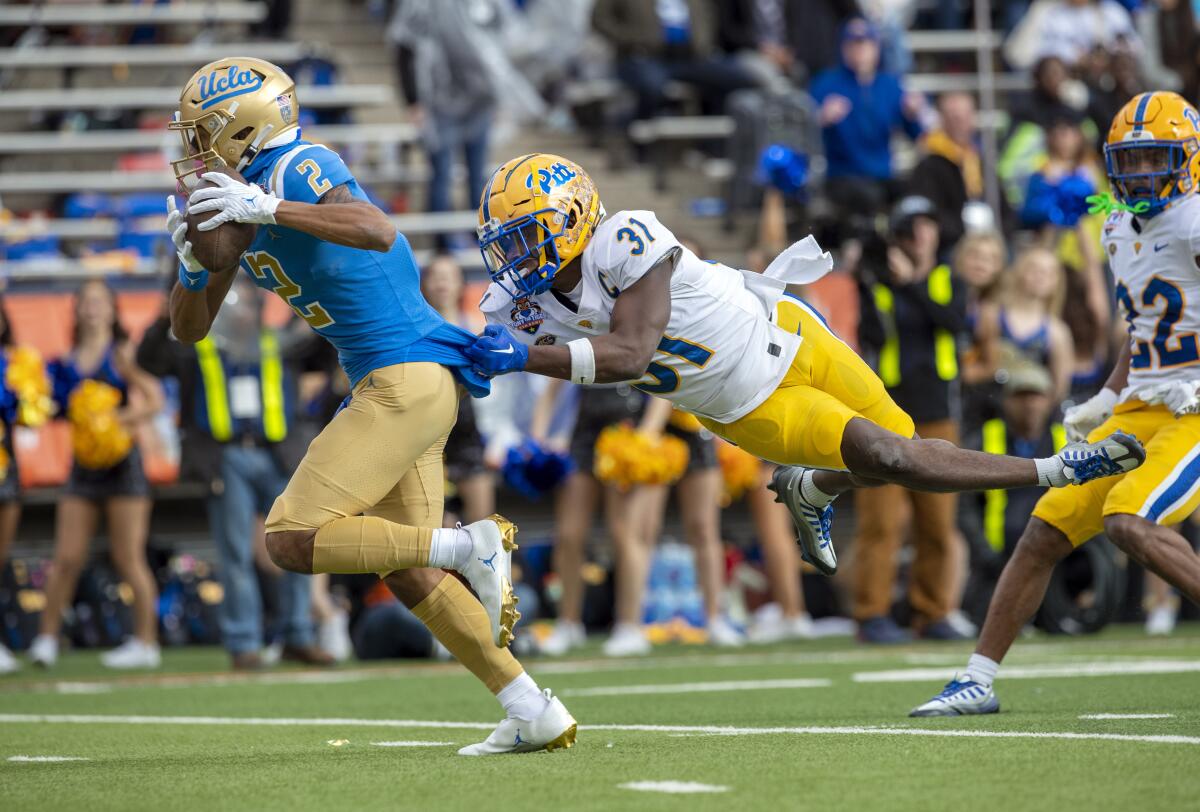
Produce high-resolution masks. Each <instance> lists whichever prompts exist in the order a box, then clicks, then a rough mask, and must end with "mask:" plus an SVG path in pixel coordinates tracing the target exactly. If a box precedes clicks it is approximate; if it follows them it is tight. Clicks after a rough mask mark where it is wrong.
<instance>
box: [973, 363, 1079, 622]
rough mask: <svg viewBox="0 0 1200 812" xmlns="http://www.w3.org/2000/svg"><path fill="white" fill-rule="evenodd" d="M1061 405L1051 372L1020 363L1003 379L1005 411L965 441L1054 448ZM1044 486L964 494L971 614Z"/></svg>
mask: <svg viewBox="0 0 1200 812" xmlns="http://www.w3.org/2000/svg"><path fill="white" fill-rule="evenodd" d="M1057 406H1058V403H1057V401H1056V400H1055V398H1054V382H1053V380H1052V379H1051V377H1050V373H1049V372H1047V371H1046V370H1045V369H1044V368H1043V367H1039V366H1037V365H1034V364H1029V363H1023V364H1018V365H1017V366H1014V367H1013V368H1012V369H1011V370H1009V376H1008V379H1007V380H1006V381H1005V383H1004V394H1003V406H1002V411H1001V413H1000V414H999V415H997V416H996V417H993V418H990V419H989V420H988V421H987V422H985V423H984V424H983V425H982V426H981V427H980V428H979V429H978V430H976V431H974V432H971V433H970V434H968V435H967V436H966V438H965V441H964V443H963V447H964V448H974V449H979V450H981V451H987V452H989V453H992V454H1009V455H1011V456H1014V457H1026V458H1029V459H1033V458H1036V457H1040V456H1043V455H1047V454H1054V453H1055V452H1056V451H1057V450H1058V449H1059V448H1061V447H1062V445H1063V444H1064V442H1065V436H1064V433H1063V428H1062V426H1061V425H1058V424H1053V425H1052V424H1051V422H1050V420H1051V417H1052V416H1053V415H1054V413H1055V410H1056V408H1057ZM1044 491H1045V488H1040V487H1029V488H1014V489H1012V490H1008V491H998V490H995V491H981V492H979V493H967V494H963V495H962V499H961V502H960V508H961V509H960V511H959V516H958V524H959V528H960V530H961V532H962V534H963V536H964V537H965V538H966V539H967V544H968V546H969V547H970V550H971V577H972V581H973V585H972V587H971V588H970V589H968V590H967V603H968V604H969V606H968V611H970V613H971V614H972V615H974V616H977V617H982V616H983V615H984V614H985V613H986V611H987V605H988V603H989V601H990V599H991V593H992V590H993V589H994V588H995V584H996V579H997V578H999V577H1000V570H1001V569H1002V568H1003V567H1004V562H1005V561H1006V560H1007V558H1008V554H1009V553H1011V552H1012V550H1013V549H1014V548H1015V547H1016V543H1017V539H1018V538H1019V537H1020V535H1021V531H1022V530H1024V529H1025V524H1026V522H1028V521H1029V516H1030V515H1031V514H1032V513H1033V506H1034V505H1035V504H1036V503H1037V500H1038V499H1039V498H1040V497H1041V495H1042V493H1043V492H1044Z"/></svg>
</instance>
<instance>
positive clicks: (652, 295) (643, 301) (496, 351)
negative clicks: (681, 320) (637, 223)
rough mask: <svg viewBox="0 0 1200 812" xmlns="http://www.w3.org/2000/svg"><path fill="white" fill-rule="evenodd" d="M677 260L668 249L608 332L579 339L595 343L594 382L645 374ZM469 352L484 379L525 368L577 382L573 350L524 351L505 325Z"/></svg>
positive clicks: (665, 316)
mask: <svg viewBox="0 0 1200 812" xmlns="http://www.w3.org/2000/svg"><path fill="white" fill-rule="evenodd" d="M678 257H679V249H678V248H675V249H674V250H672V251H669V252H668V253H667V254H666V255H665V256H663V258H662V259H661V260H660V261H659V262H658V264H656V265H655V266H654V267H652V268H651V269H650V270H648V271H646V273H645V274H643V275H642V277H641V278H640V279H638V280H637V281H636V282H634V283H633V284H632V285H630V286H629V287H628V288H626V289H625V290H623V291H621V297H620V298H619V299H617V302H616V304H615V305H614V306H613V313H612V321H611V325H610V327H611V329H610V331H609V332H608V333H605V334H604V335H600V336H595V337H594V338H590V339H579V340H582V341H587V342H588V343H589V344H590V345H591V352H592V356H593V358H594V365H595V374H594V376H593V378H592V379H591V381H590V382H593V383H617V382H619V381H634V380H637V379H638V378H640V377H642V375H643V374H645V372H646V368H647V367H648V366H650V359H651V358H653V357H654V351H655V349H657V348H658V342H659V340H660V339H661V338H662V334H663V331H664V330H665V329H666V328H667V321H668V320H669V319H670V316H671V291H670V287H671V274H672V273H673V272H674V270H675V262H676V261H677V259H678ZM466 354H467V357H469V358H470V359H471V361H472V362H474V366H475V369H476V371H478V372H480V373H482V374H484V375H501V374H504V373H506V372H516V371H518V370H525V371H526V372H534V373H537V374H538V375H546V376H548V377H551V378H562V379H563V380H568V381H569V380H572V375H571V350H570V348H569V347H566V346H555V345H550V346H537V345H535V346H533V347H525V346H524V345H522V344H518V343H517V342H516V340H515V339H514V338H513V336H512V334H511V333H509V332H508V330H506V329H505V328H504V327H502V326H500V325H495V324H493V325H489V326H488V328H487V329H486V330H485V331H484V334H483V335H482V336H480V337H479V338H477V339H475V343H474V344H472V345H471V346H470V347H468V348H467V349H466Z"/></svg>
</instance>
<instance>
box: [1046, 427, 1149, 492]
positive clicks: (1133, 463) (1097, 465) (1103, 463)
mask: <svg viewBox="0 0 1200 812" xmlns="http://www.w3.org/2000/svg"><path fill="white" fill-rule="evenodd" d="M1058 458H1059V460H1061V461H1062V464H1063V467H1064V468H1065V469H1066V470H1067V471H1069V472H1070V473H1069V474H1068V476H1069V477H1070V481H1071V483H1073V484H1076V485H1082V484H1084V483H1085V482H1091V481H1092V480H1093V479H1101V478H1103V477H1106V476H1116V475H1118V474H1124V473H1128V472H1129V471H1132V470H1133V469H1134V468H1137V467H1138V466H1139V465H1141V464H1142V463H1143V462H1145V461H1146V449H1145V448H1143V447H1142V444H1141V443H1140V442H1138V439H1137V438H1136V437H1134V436H1133V435H1132V434H1126V433H1125V432H1123V431H1114V432H1113V433H1112V434H1110V435H1108V436H1107V437H1104V438H1101V439H1099V440H1097V441H1096V442H1094V443H1087V442H1084V443H1071V444H1069V445H1065V446H1063V448H1062V450H1061V451H1059V452H1058Z"/></svg>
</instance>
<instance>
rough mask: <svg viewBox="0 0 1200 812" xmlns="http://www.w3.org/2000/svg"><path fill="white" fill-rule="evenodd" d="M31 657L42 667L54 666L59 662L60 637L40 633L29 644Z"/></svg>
mask: <svg viewBox="0 0 1200 812" xmlns="http://www.w3.org/2000/svg"><path fill="white" fill-rule="evenodd" d="M29 659H30V661H32V662H33V664H34V665H40V666H41V667H42V668H53V667H54V664H55V663H56V662H58V638H56V637H52V636H50V635H48V634H39V635H38V636H37V637H35V638H33V642H32V643H30V644H29Z"/></svg>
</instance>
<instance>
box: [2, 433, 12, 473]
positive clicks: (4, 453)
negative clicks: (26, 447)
mask: <svg viewBox="0 0 1200 812" xmlns="http://www.w3.org/2000/svg"><path fill="white" fill-rule="evenodd" d="M3 439H4V426H0V441H2V440H3ZM11 463H12V460H11V459H10V458H9V456H8V449H7V448H6V447H5V446H4V443H3V442H0V480H3V479H5V478H6V477H7V476H8V466H9V465H10V464H11Z"/></svg>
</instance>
